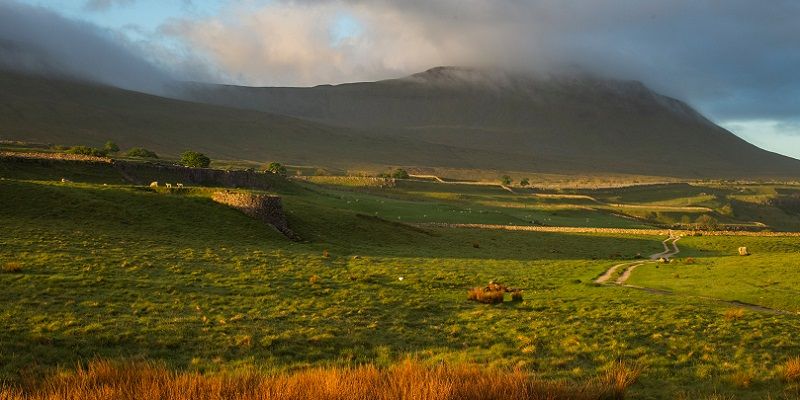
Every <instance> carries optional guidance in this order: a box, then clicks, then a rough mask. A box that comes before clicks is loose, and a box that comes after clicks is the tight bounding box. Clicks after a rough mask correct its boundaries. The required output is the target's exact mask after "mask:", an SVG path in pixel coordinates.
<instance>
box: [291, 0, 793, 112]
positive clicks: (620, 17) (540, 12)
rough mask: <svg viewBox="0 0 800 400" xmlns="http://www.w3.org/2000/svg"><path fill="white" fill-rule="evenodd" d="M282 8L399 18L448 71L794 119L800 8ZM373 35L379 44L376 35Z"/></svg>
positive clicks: (757, 4)
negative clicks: (634, 87)
mask: <svg viewBox="0 0 800 400" xmlns="http://www.w3.org/2000/svg"><path fill="white" fill-rule="evenodd" d="M280 3H281V4H283V5H284V6H285V7H306V8H312V9H313V8H315V7H324V6H329V5H331V4H340V5H344V6H347V7H350V8H352V9H353V10H354V12H355V13H356V15H358V12H359V10H361V11H362V12H364V14H365V15H367V16H369V15H380V14H393V15H398V16H400V18H399V19H398V20H402V21H406V22H407V23H409V24H413V26H414V27H415V29H418V30H419V31H420V32H423V33H424V34H423V35H422V36H423V37H425V38H428V42H427V43H426V44H430V45H432V46H434V47H435V48H436V49H437V50H438V51H440V52H441V54H442V57H441V58H442V59H443V60H444V62H446V63H448V64H462V65H463V64H471V65H481V64H500V65H501V66H504V67H507V68H523V69H540V70H541V69H544V70H548V71H551V70H558V69H563V68H580V69H584V70H587V71H588V72H594V73H599V74H603V75H608V76H612V77H616V78H623V79H637V80H641V81H644V82H645V83H647V84H648V85H650V86H651V87H654V88H655V89H657V90H659V91H661V92H664V93H667V94H670V95H673V96H677V97H681V98H684V99H687V100H689V101H691V102H692V103H697V104H700V105H702V106H703V108H704V109H705V111H707V112H709V113H710V114H712V116H713V117H715V118H766V117H769V118H783V117H787V116H797V115H798V113H800V79H799V78H798V69H799V68H798V66H800V22H798V21H800V2H798V1H790V0H774V1H767V2H762V1H744V0H725V1H722V0H693V1H688V0H678V1H632V0H600V1H575V0H550V1H548V0H542V1H522V0H508V1H489V0H439V1H423V0H403V1H390V0H369V1H367V0H349V1H348V0H343V1H314V0H295V1H282V2H280ZM367 23H369V21H367ZM374 29H375V30H376V31H378V33H377V34H378V35H380V30H381V27H374ZM367 34H369V32H367ZM454 43H460V44H461V46H456V45H454ZM414 44H415V43H413V42H412V43H409V45H411V46H413V45H414ZM465 47H466V49H465ZM395 50H396V51H407V52H409V51H413V48H398V49H395ZM407 72H413V71H407Z"/></svg>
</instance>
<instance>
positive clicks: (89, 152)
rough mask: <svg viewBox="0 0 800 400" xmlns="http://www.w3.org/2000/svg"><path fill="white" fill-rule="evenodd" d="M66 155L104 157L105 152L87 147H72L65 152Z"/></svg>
mask: <svg viewBox="0 0 800 400" xmlns="http://www.w3.org/2000/svg"><path fill="white" fill-rule="evenodd" d="M66 153H67V154H80V155H83V156H95V157H105V156H106V152H105V151H104V150H100V149H97V148H94V147H89V146H72V147H70V148H69V149H68V150H67V151H66Z"/></svg>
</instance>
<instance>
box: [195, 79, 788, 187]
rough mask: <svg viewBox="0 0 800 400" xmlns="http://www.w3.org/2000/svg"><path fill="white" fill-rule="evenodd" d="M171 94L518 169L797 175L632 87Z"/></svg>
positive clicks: (782, 160)
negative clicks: (464, 152)
mask: <svg viewBox="0 0 800 400" xmlns="http://www.w3.org/2000/svg"><path fill="white" fill-rule="evenodd" d="M180 96H183V97H184V98H190V99H193V100H196V101H202V102H207V103H214V104H221V105H226V106H231V107H239V108H249V109H256V110H262V111H269V112H273V113H278V114H284V115H290V116H294V117H298V118H304V119H309V120H315V121H319V122H324V123H326V124H332V125H337V126H342V127H349V128H358V129H361V130H364V131H368V132H370V134H372V135H373V136H374V137H386V136H392V137H405V138H410V139H413V140H423V141H426V142H432V143H438V144H445V145H450V146H458V147H464V148H469V149H476V150H481V151H492V152H496V153H502V154H507V155H510V158H512V159H513V158H515V157H514V156H522V157H526V158H527V159H529V160H531V161H530V165H529V168H528V169H527V170H547V171H558V170H564V169H566V170H583V171H597V170H601V171H607V172H627V173H639V174H656V175H679V176H687V177H707V176H715V177H738V176H798V175H800V161H798V160H794V159H791V158H789V157H784V156H781V155H777V154H775V153H771V152H768V151H765V150H762V149H759V148H757V147H755V146H753V145H751V144H749V143H747V142H745V141H744V140H742V139H740V138H738V137H737V136H735V135H733V134H731V133H730V132H728V131H726V130H724V129H723V128H721V127H719V126H717V125H715V124H713V123H712V122H710V121H709V120H707V119H706V118H704V117H703V116H702V115H700V114H699V113H697V112H696V111H695V110H693V109H692V108H691V107H689V106H688V105H687V104H685V103H683V102H681V101H678V100H675V99H672V98H668V97H665V96H662V95H659V94H657V93H655V92H653V91H651V90H650V89H648V88H647V87H645V86H644V85H642V84H641V83H639V82H632V81H614V80H603V79H597V78H593V77H590V76H582V75H570V76H566V75H564V76H555V75H549V76H533V75H528V74H513V73H505V72H498V71H489V70H476V69H466V68H454V67H439V68H434V69H431V70H428V71H426V72H423V73H419V74H415V75H412V76H409V77H406V78H402V79H394V80H386V81H379V82H365V83H353V84H344V85H336V86H330V85H323V86H317V87H312V88H250V87H237V86H220V85H200V84H198V85H188V86H187V87H186V88H185V91H183V92H182V93H181V94H180ZM503 163H506V164H508V162H507V161H505V160H498V165H502V164H503Z"/></svg>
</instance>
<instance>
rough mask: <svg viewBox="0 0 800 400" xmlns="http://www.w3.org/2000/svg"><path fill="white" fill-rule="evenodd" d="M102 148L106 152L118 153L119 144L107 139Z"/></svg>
mask: <svg viewBox="0 0 800 400" xmlns="http://www.w3.org/2000/svg"><path fill="white" fill-rule="evenodd" d="M103 150H105V151H106V153H109V154H115V153H119V146H117V144H116V143H114V142H112V141H110V140H109V141H107V142H106V144H105V146H103Z"/></svg>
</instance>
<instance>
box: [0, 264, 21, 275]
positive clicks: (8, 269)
mask: <svg viewBox="0 0 800 400" xmlns="http://www.w3.org/2000/svg"><path fill="white" fill-rule="evenodd" d="M3 272H5V273H7V274H18V273H20V272H22V263H21V262H19V261H7V262H5V263H3Z"/></svg>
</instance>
